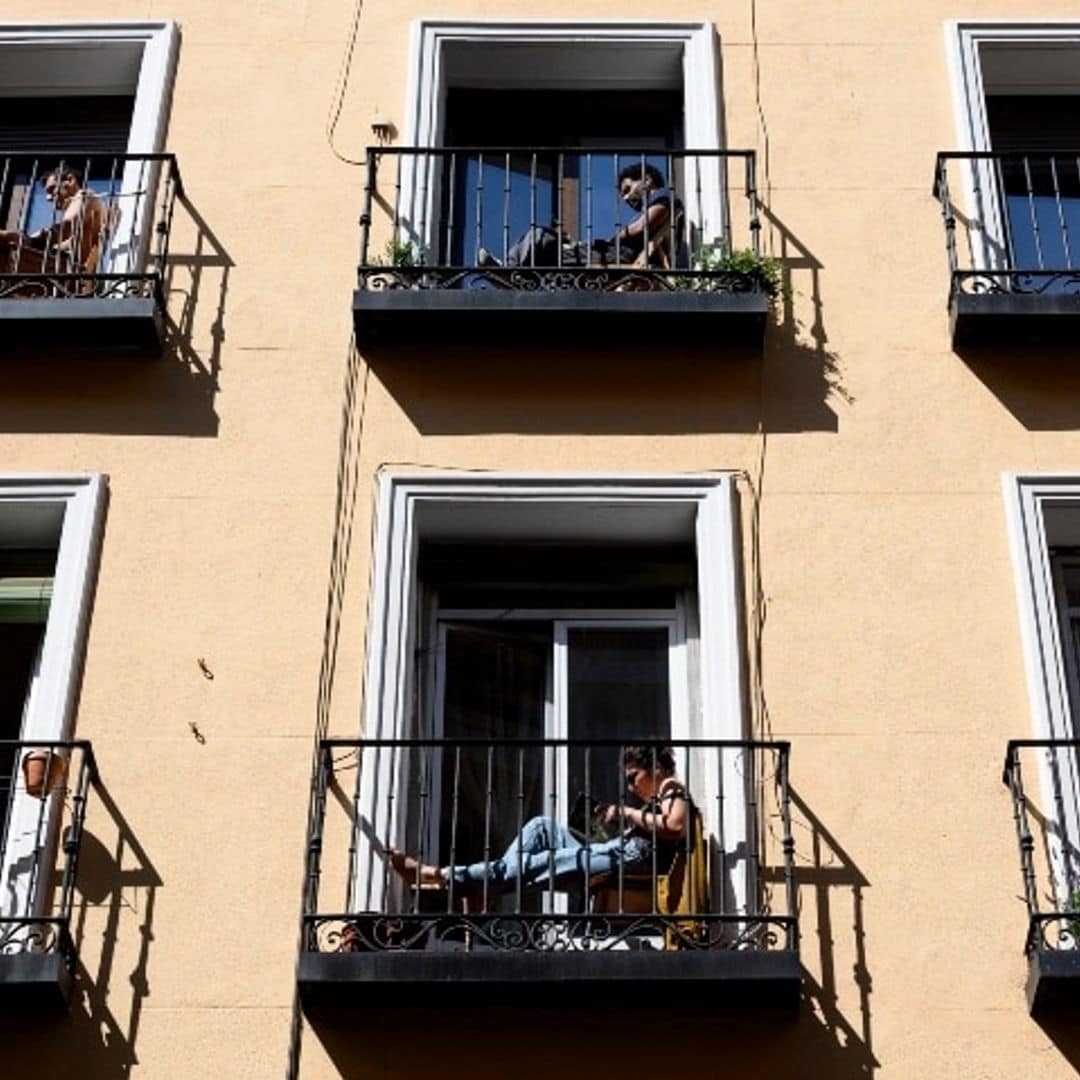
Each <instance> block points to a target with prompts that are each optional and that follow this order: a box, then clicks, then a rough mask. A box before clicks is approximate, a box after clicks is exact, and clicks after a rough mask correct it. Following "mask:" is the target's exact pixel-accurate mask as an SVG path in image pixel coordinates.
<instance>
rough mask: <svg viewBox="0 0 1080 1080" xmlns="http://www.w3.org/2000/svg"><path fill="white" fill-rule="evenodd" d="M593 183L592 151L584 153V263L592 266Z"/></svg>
mask: <svg viewBox="0 0 1080 1080" xmlns="http://www.w3.org/2000/svg"><path fill="white" fill-rule="evenodd" d="M593 239H594V236H593V184H592V152H591V151H590V152H589V153H587V154H586V155H585V265H586V266H592V259H593Z"/></svg>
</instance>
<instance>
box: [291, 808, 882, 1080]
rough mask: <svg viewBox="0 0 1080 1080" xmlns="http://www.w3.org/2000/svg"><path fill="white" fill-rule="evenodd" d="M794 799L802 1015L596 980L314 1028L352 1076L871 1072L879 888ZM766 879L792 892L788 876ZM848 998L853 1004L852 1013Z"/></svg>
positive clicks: (768, 1076)
mask: <svg viewBox="0 0 1080 1080" xmlns="http://www.w3.org/2000/svg"><path fill="white" fill-rule="evenodd" d="M791 798H792V808H793V813H794V815H795V818H794V824H795V826H796V828H797V829H798V832H797V834H796V837H797V839H796V845H797V846H796V852H797V856H798V870H797V873H796V884H797V886H798V890H799V896H800V901H801V905H800V906H801V929H802V952H803V957H804V959H807V960H811V965H810V966H812V967H813V968H814V969H815V970H816V971H817V972H819V973H820V978H817V977H815V976H813V975H811V974H809V972H807V971H806V970H805V969H804V971H803V1000H802V1003H801V1005H800V1009H799V1014H798V1016H797V1017H795V1018H789V1017H784V1016H771V1015H768V1014H765V1013H759V1012H750V1011H747V1012H746V1013H744V1014H740V1013H737V1012H736V1013H733V1012H724V1013H720V1012H718V1011H717V1010H716V1009H715V1008H713V1007H710V1003H709V1000H708V996H707V992H705V991H701V990H697V989H694V988H693V987H692V986H688V987H686V988H679V989H678V990H673V991H672V993H671V995H670V997H669V998H667V999H666V1000H665V999H663V998H659V997H657V998H650V999H648V1000H645V999H643V998H642V996H641V994H640V993H638V992H636V991H634V989H633V988H628V987H626V986H621V987H598V988H597V990H596V991H595V995H594V997H595V1001H588V1000H586V1001H585V1003H584V1004H581V1003H580V1002H581V1001H582V999H581V998H575V999H574V1004H573V1005H568V1006H567V1007H566V1008H563V1009H554V1008H546V1009H531V1010H530V1009H527V1008H520V1007H518V1008H513V1009H511V1008H499V1007H488V1006H486V1007H484V1008H476V1007H475V1006H470V1004H469V1001H468V998H467V995H461V994H459V995H457V997H456V998H453V995H448V1001H447V1004H446V1005H445V1006H444V1007H442V1008H439V1009H429V1008H426V1007H418V1008H411V1009H408V1010H400V1011H397V1012H391V1011H388V1010H387V1011H378V1012H373V1011H371V1010H365V1011H364V1013H363V1015H362V1016H357V1015H354V1014H352V1013H349V1014H347V1015H342V1016H339V1017H336V1018H334V1019H333V1020H332V1021H330V1022H326V1023H322V1022H320V1023H317V1024H314V1025H312V1027H311V1029H310V1030H311V1034H312V1036H314V1038H315V1039H317V1040H318V1042H319V1043H320V1044H321V1049H322V1051H323V1052H325V1053H326V1055H327V1056H328V1057H329V1058H330V1060H331V1061H332V1063H333V1067H334V1068H335V1069H336V1075H340V1076H341V1077H344V1078H346V1080H350V1078H356V1080H360V1078H361V1077H370V1076H380V1077H385V1078H387V1080H390V1078H402V1080H404V1078H410V1077H421V1076H427V1075H429V1074H430V1073H431V1071H432V1068H433V1060H435V1061H437V1064H436V1065H435V1066H434V1068H435V1069H436V1071H437V1072H438V1073H439V1075H440V1077H445V1078H448V1080H456V1078H460V1080H502V1078H504V1077H505V1076H507V1075H508V1074H510V1073H512V1074H513V1076H514V1077H515V1078H516V1080H534V1078H535V1080H551V1078H552V1077H556V1076H566V1077H571V1076H572V1077H578V1076H608V1075H613V1076H631V1075H632V1076H640V1077H647V1076H664V1077H668V1076H682V1075H684V1074H686V1075H693V1076H737V1077H740V1078H741V1080H775V1078H777V1077H790V1076H802V1075H807V1076H810V1075H812V1076H815V1077H818V1076H820V1077H828V1078H829V1080H861V1078H865V1077H871V1076H873V1075H874V1072H875V1070H876V1069H877V1068H878V1064H879V1063H878V1061H877V1060H876V1058H875V1057H874V1053H873V1049H872V1038H871V1020H870V993H871V988H872V983H871V978H870V974H869V970H868V968H867V962H866V941H865V926H864V917H863V900H864V892H865V890H866V888H867V887H868V886H869V883H868V882H867V880H866V878H865V877H864V876H863V874H862V872H861V871H860V870H859V868H858V867H857V866H856V865H855V863H854V862H853V861H852V859H851V857H850V856H849V855H848V853H847V852H846V851H844V849H843V848H842V847H841V846H840V844H839V843H838V842H837V841H836V839H835V837H833V836H832V834H831V833H830V832H829V831H828V829H826V828H825V826H824V825H823V824H822V823H821V822H820V821H819V820H818V819H817V818H816V817H815V816H814V814H813V813H812V811H811V810H810V809H809V807H808V806H807V805H806V803H805V802H804V801H803V800H802V799H801V798H800V797H799V795H798V794H797V793H796V792H794V791H792V793H791ZM767 885H769V886H770V887H772V888H782V885H783V882H782V878H780V877H778V878H777V879H776V880H774V881H770V882H768V883H767ZM840 926H843V927H845V928H846V927H851V928H852V932H851V939H850V940H838V939H837V933H839V929H838V928H839V927H840ZM811 950H813V956H812V957H811V956H810V955H809V954H810V951H811ZM837 954H840V955H842V956H844V957H845V958H846V957H848V956H850V957H852V959H853V963H852V966H851V969H850V970H851V975H850V977H846V976H842V975H840V974H839V973H838V970H837V962H836V956H837ZM845 962H846V961H845ZM451 998H453V1000H450V999H451ZM842 1001H850V1002H853V1003H855V1002H857V1005H855V1006H854V1007H850V1008H849V1014H845V1012H844V1011H843V1008H842V1006H841V1002H842ZM306 1053H307V1054H309V1055H314V1053H315V1051H314V1049H309V1050H308V1051H306ZM808 1063H812V1065H809V1064H808Z"/></svg>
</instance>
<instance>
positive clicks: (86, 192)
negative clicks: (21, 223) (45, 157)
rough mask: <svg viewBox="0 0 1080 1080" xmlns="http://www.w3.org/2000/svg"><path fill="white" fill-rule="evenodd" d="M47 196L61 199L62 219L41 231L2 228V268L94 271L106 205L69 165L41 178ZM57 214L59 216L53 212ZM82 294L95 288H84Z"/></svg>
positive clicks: (32, 271) (28, 271) (33, 271)
mask: <svg viewBox="0 0 1080 1080" xmlns="http://www.w3.org/2000/svg"><path fill="white" fill-rule="evenodd" d="M41 184H42V187H44V189H45V198H46V199H48V200H49V201H50V202H54V201H55V203H56V209H57V211H58V212H59V213H60V218H59V220H58V221H55V222H54V223H53V224H52V225H48V226H46V227H45V228H42V229H38V230H37V231H36V232H33V233H29V234H23V233H20V232H17V231H12V230H9V229H4V230H0V267H2V268H3V269H4V270H5V271H6V272H8V273H22V274H42V273H60V274H75V273H85V274H92V273H94V271H95V270H96V269H97V265H98V262H99V260H100V255H101V252H100V245H101V240H102V230H103V227H104V224H105V207H104V204H103V202H102V201H101V198H100V196H98V195H97V194H96V193H95V192H93V191H91V190H90V189H89V188H84V187H83V186H82V183H81V182H80V180H79V177H78V176H77V175H76V174H75V173H74V172H72V171H71V170H70V169H67V168H61V167H57V168H53V169H49V170H47V171H46V172H45V173H43V174H42V177H41ZM54 216H55V215H54ZM74 291H77V292H84V291H91V290H87V289H85V288H84V287H79V288H77V289H76V290H74Z"/></svg>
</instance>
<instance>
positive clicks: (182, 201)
mask: <svg viewBox="0 0 1080 1080" xmlns="http://www.w3.org/2000/svg"><path fill="white" fill-rule="evenodd" d="M170 249H171V250H170V255H169V258H168V261H167V262H166V266H165V276H164V280H163V282H162V289H163V292H164V296H165V302H166V316H165V344H164V348H163V351H162V355H161V356H160V357H147V356H141V355H126V354H124V353H123V352H122V351H120V352H118V351H117V350H115V349H113V350H108V349H97V348H79V349H68V350H57V351H54V352H50V353H49V355H48V356H45V357H43V356H41V355H40V354H38V353H35V352H33V351H30V350H26V349H20V350H15V351H13V352H12V353H10V354H9V355H5V356H4V394H3V397H2V399H0V431H5V432H15V433H37V432H88V433H95V434H112V435H185V436H193V437H203V438H206V437H214V436H216V435H217V433H218V415H217V411H216V408H215V400H216V397H217V394H218V391H219V389H220V387H219V377H220V372H221V350H222V344H223V342H224V340H225V309H226V301H227V296H228V288H229V275H230V271H231V269H232V267H233V266H234V265H235V264H234V262H233V260H232V258H231V257H230V256H229V254H228V252H227V251H226V250H225V248H224V246H223V245H222V243H221V241H220V240H219V239H218V238H217V236H216V235H215V233H214V231H213V230H212V229H211V228H210V226H209V225H208V224H207V223H206V221H204V220H203V218H202V216H201V215H200V214H199V212H198V210H197V209H196V207H195V206H194V204H193V203H192V202H191V201H190V199H189V198H188V197H187V196H184V195H178V196H177V200H176V211H175V214H174V217H173V224H172V230H171V236H170ZM32 302H33V301H32V300H27V301H26V303H32ZM73 303H78V300H75V301H73Z"/></svg>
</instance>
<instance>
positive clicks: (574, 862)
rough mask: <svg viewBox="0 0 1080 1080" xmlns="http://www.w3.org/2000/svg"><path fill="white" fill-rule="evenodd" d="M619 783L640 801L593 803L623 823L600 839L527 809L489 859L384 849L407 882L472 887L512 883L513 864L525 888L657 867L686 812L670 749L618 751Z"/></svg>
mask: <svg viewBox="0 0 1080 1080" xmlns="http://www.w3.org/2000/svg"><path fill="white" fill-rule="evenodd" d="M623 772H624V774H625V778H626V788H627V791H629V792H630V793H631V794H633V795H635V796H636V797H637V798H639V799H640V800H641V801H642V802H643V803H644V804H645V805H644V806H643V807H641V808H638V807H632V806H626V805H625V804H622V805H601V806H599V807H598V808H597V810H596V817H597V818H598V819H599V820H600V821H602V822H604V823H605V824H609V825H610V824H615V823H617V822H618V821H619V820H620V815H621V820H622V821H623V822H624V823H625V827H624V830H623V832H622V833H621V834H620V835H618V836H616V837H614V838H612V839H611V840H606V841H603V842H601V843H592V844H587V845H586V844H583V843H581V841H579V840H578V839H577V838H576V837H575V836H574V835H573V834H572V833H571V832H570V830H569V829H567V828H566V827H565V826H563V825H561V824H559V823H558V822H557V821H555V820H554V819H553V818H550V817H534V818H532V819H531V820H530V821H527V822H526V823H525V824H524V825H523V826H522V828H521V832H520V834H519V835H518V837H517V838H516V839H515V840H514V841H513V843H511V844H510V846H509V847H508V848H507V849H506V851H505V852H504V853H503V854H502V855H501V856H500V857H499V858H497V859H492V860H491V861H490V862H477V863H469V864H462V865H460V866H442V867H439V866H428V865H426V864H424V863H421V862H420V861H419V860H417V859H414V858H413V857H412V856H411V855H406V854H404V853H403V852H400V851H397V850H395V849H394V848H391V849H390V850H389V858H390V864H391V865H392V866H393V867H394V869H395V870H396V871H397V872H398V873H399V874H401V876H402V877H404V878H405V880H406V881H408V882H409V883H410V884H412V885H417V886H427V887H428V888H443V889H444V888H446V887H447V886H448V885H449V883H450V882H451V880H452V881H453V883H454V885H455V887H458V886H461V887H463V888H480V887H482V886H483V885H484V882H485V881H486V882H487V884H488V887H489V888H491V889H492V890H494V891H496V892H506V891H509V890H510V889H512V888H514V887H515V886H516V884H517V881H518V874H519V872H520V875H521V881H522V885H523V886H524V887H525V888H531V889H535V888H540V887H547V886H548V884H549V882H551V881H552V880H554V886H555V888H557V889H559V890H560V891H566V890H567V889H572V888H574V887H576V886H587V885H588V878H589V877H595V876H596V875H602V874H614V873H617V872H618V870H619V866H620V865H621V866H623V867H624V868H631V867H638V868H642V867H643V866H644V865H645V864H650V865H651V863H652V857H653V850H654V846H655V852H656V866H657V868H658V870H659V871H660V872H661V873H663V872H665V871H666V869H667V867H668V866H669V865H670V864H671V862H672V860H673V859H674V857H675V853H676V852H677V851H678V850H679V847H680V845H681V844H682V843H684V842H685V839H684V838H685V836H686V829H687V826H688V824H689V822H690V820H691V818H692V812H691V803H690V797H689V795H687V792H686V789H685V788H684V787H683V785H682V784H681V783H680V782H679V781H678V780H677V779H676V777H675V756H674V754H673V753H672V751H671V750H670V749H667V748H666V747H665V748H664V749H654V748H653V747H651V746H631V747H628V748H627V750H626V751H625V753H624V754H623Z"/></svg>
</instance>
